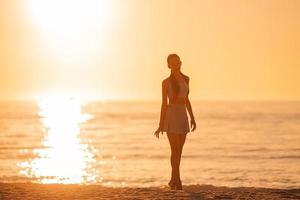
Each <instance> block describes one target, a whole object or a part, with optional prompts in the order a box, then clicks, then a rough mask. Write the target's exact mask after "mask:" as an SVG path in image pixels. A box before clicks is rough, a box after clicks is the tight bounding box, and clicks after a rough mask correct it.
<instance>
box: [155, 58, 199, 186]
mask: <svg viewBox="0 0 300 200" xmlns="http://www.w3.org/2000/svg"><path fill="white" fill-rule="evenodd" d="M167 62H168V67H169V68H170V69H171V74H170V76H169V77H168V78H166V79H164V80H163V81H162V105H161V113H160V122H159V127H158V129H157V130H156V131H155V133H154V134H155V136H156V137H157V138H159V133H160V132H161V133H162V134H163V132H164V131H166V132H167V135H168V140H169V143H170V147H171V159H170V160H171V166H172V175H171V180H170V182H169V186H170V188H171V189H177V190H182V183H181V179H180V172H179V171H180V170H179V166H180V160H181V153H182V148H183V145H184V142H185V138H186V134H187V133H188V132H190V127H189V121H188V116H187V112H186V109H187V110H188V112H189V115H190V119H191V128H192V130H191V131H194V130H195V129H196V122H195V119H194V115H193V111H192V106H191V103H190V100H189V98H188V94H189V77H188V76H186V75H184V74H183V73H182V72H181V71H180V67H181V61H180V58H179V56H178V55H176V54H170V55H169V56H168V58H167ZM167 97H168V98H169V103H167Z"/></svg>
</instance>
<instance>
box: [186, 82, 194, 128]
mask: <svg viewBox="0 0 300 200" xmlns="http://www.w3.org/2000/svg"><path fill="white" fill-rule="evenodd" d="M189 80H190V79H188V84H189ZM189 93H190V90H189V91H188V93H187V96H186V108H187V110H188V112H189V115H190V118H191V127H192V131H194V130H195V129H196V122H195V118H194V114H193V109H192V105H191V102H190V99H189V96H188V95H189Z"/></svg>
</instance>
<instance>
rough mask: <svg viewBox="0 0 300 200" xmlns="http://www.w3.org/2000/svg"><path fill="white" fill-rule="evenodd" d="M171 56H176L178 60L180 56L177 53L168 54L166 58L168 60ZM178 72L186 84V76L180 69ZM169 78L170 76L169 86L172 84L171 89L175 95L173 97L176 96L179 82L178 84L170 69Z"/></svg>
mask: <svg viewBox="0 0 300 200" xmlns="http://www.w3.org/2000/svg"><path fill="white" fill-rule="evenodd" d="M172 57H176V58H178V60H180V58H179V56H178V55H177V54H170V55H169V56H168V58H167V60H168V61H169V60H170V59H171V58H172ZM179 73H180V74H181V75H182V77H183V80H184V81H185V82H186V83H187V84H188V77H187V76H186V75H184V74H183V73H182V72H181V71H179ZM169 78H170V81H171V86H172V89H173V93H174V95H175V98H177V96H178V93H179V89H180V88H179V84H178V82H177V80H176V78H175V75H174V73H173V71H172V70H171V74H170V76H169Z"/></svg>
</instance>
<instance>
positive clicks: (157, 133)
mask: <svg viewBox="0 0 300 200" xmlns="http://www.w3.org/2000/svg"><path fill="white" fill-rule="evenodd" d="M160 132H161V134H162V135H163V134H164V132H163V129H162V127H160V126H159V127H158V129H157V130H156V131H155V133H154V135H155V136H156V137H157V138H159V133H160Z"/></svg>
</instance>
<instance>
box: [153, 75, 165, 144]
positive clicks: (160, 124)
mask: <svg viewBox="0 0 300 200" xmlns="http://www.w3.org/2000/svg"><path fill="white" fill-rule="evenodd" d="M167 103H168V102H167V82H166V81H165V80H163V81H162V104H161V110H160V119H159V126H158V129H157V130H156V131H155V133H154V134H155V135H156V137H157V138H159V133H160V132H162V134H163V131H162V130H163V125H164V120H165V116H166V111H167Z"/></svg>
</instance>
